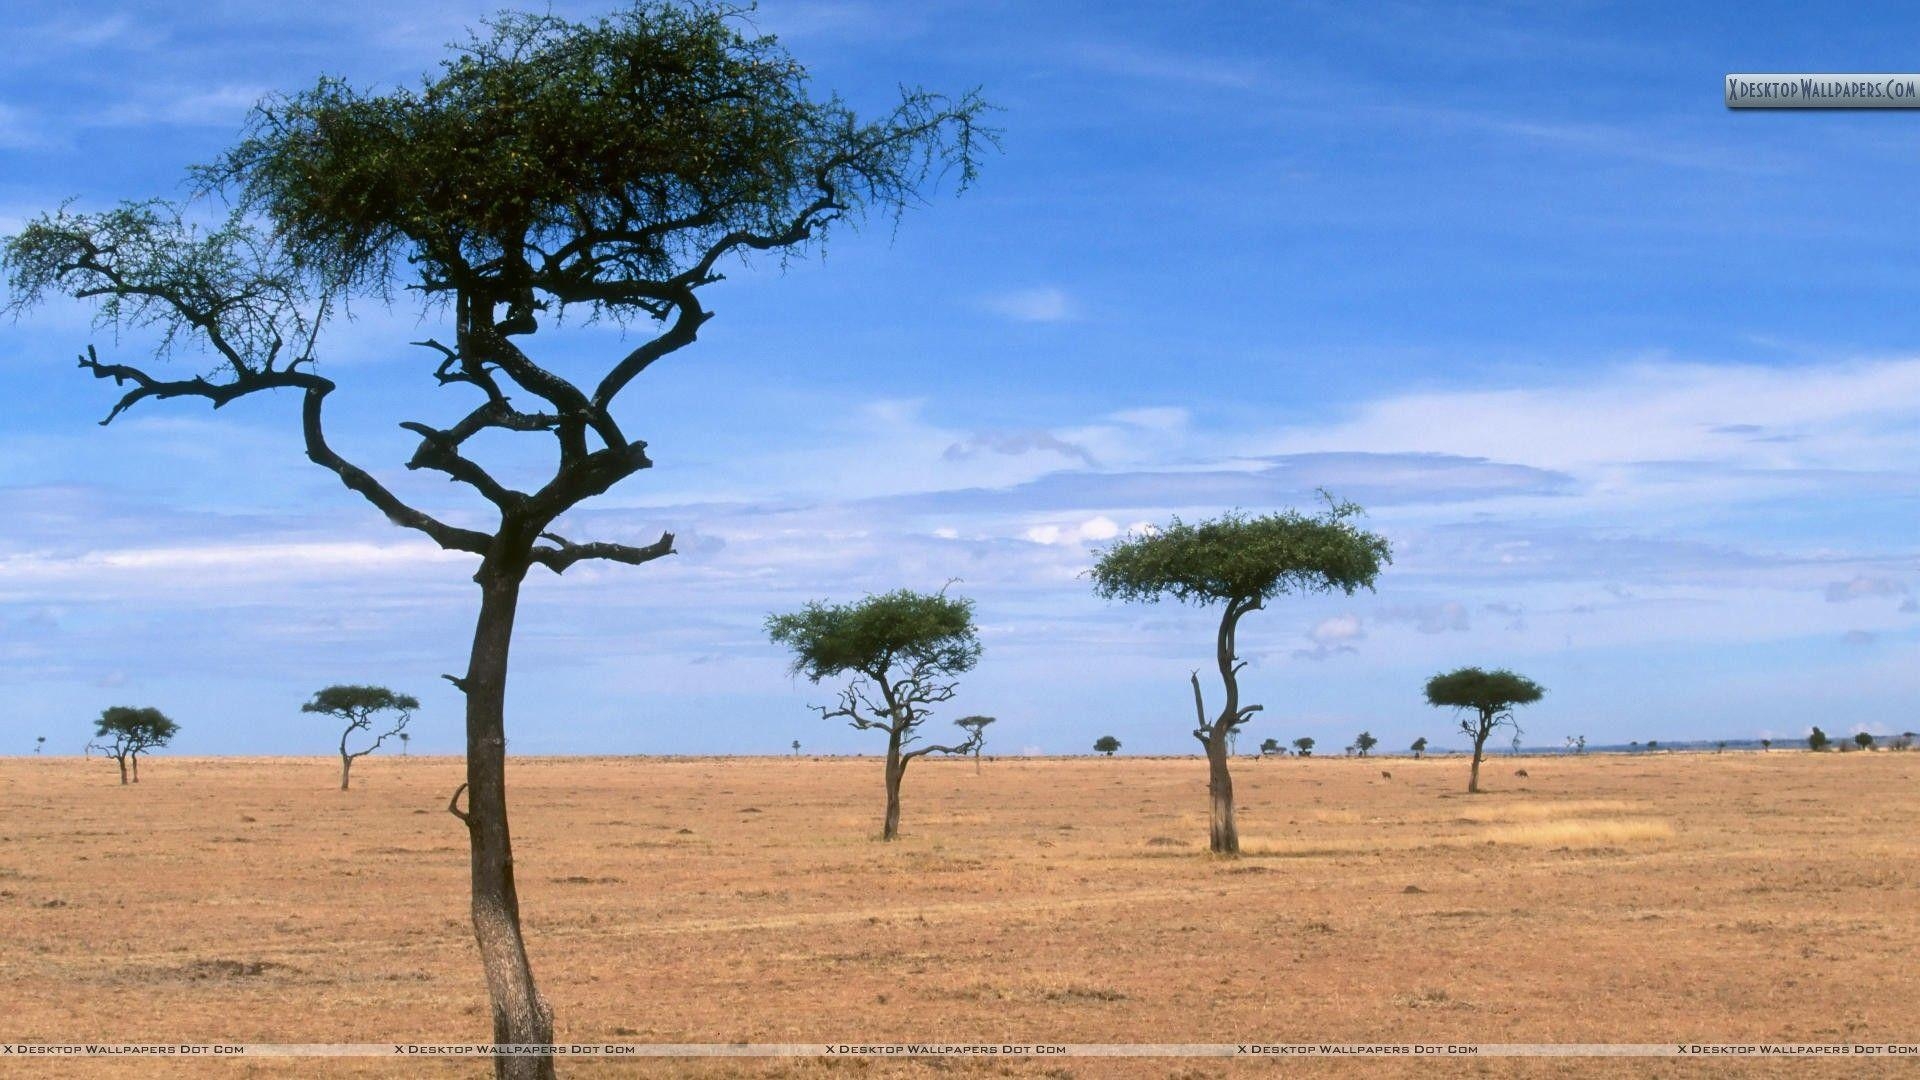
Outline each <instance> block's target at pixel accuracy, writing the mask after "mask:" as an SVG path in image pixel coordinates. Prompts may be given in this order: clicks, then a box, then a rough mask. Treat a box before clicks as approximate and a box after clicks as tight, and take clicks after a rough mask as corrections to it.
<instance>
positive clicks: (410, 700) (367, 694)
mask: <svg viewBox="0 0 1920 1080" xmlns="http://www.w3.org/2000/svg"><path fill="white" fill-rule="evenodd" d="M419 707H420V702H419V701H417V700H415V699H414V697H413V696H412V695H411V694H399V693H395V692H394V691H392V690H389V689H387V688H386V687H384V686H345V685H341V686H329V687H327V688H326V689H324V690H319V691H316V692H315V693H314V695H313V700H312V701H309V702H307V703H306V704H305V705H302V706H300V711H301V712H304V713H319V714H321V715H322V716H331V717H333V718H334V719H335V720H342V721H345V722H346V725H347V726H346V727H345V728H344V729H343V730H342V731H341V732H340V790H341V791H345V790H347V779H348V777H349V775H350V774H351V773H352V772H353V763H354V762H355V761H358V760H359V759H361V758H363V757H366V756H367V755H368V754H371V753H373V752H374V751H375V750H378V749H380V745H381V744H382V743H384V742H386V741H387V740H388V739H391V738H393V737H394V736H396V735H399V734H400V733H401V732H403V731H405V730H406V727H407V723H408V721H410V720H412V719H413V711H414V710H415V709H418V708H419ZM376 730H378V731H379V732H380V733H379V734H378V735H374V734H373V733H374V732H375V731H376ZM356 731H364V732H366V733H367V734H368V735H373V742H372V743H370V744H368V745H367V746H365V747H362V748H361V749H359V750H349V749H347V740H348V739H349V738H351V737H352V736H353V733H354V732H356Z"/></svg>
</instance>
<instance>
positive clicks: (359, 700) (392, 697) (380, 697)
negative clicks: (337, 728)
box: [300, 685, 420, 720]
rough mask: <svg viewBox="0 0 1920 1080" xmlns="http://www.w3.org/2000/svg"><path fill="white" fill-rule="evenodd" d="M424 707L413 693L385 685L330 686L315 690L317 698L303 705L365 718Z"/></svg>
mask: <svg viewBox="0 0 1920 1080" xmlns="http://www.w3.org/2000/svg"><path fill="white" fill-rule="evenodd" d="M419 707H420V701H419V699H417V698H415V697H414V696H413V695H412V694H399V693H395V692H394V691H392V690H389V689H387V688H386V687H384V686H345V685H342V686H329V687H327V688H326V689H324V690H318V691H315V692H314V695H313V700H312V701H309V702H307V703H306V704H304V705H302V706H300V711H301V712H308V713H325V714H326V715H328V716H337V717H339V718H340V719H342V720H365V719H368V718H369V717H372V716H373V715H374V714H376V713H383V712H389V711H391V712H406V713H410V712H413V711H414V710H415V709H418V708H419Z"/></svg>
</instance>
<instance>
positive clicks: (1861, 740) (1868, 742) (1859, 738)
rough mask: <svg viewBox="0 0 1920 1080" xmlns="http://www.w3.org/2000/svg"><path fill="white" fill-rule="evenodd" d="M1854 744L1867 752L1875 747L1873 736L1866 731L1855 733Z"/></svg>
mask: <svg viewBox="0 0 1920 1080" xmlns="http://www.w3.org/2000/svg"><path fill="white" fill-rule="evenodd" d="M1853 744H1854V745H1855V746H1858V747H1859V748H1860V749H1862V750H1865V749H1867V748H1869V747H1871V746H1872V745H1873V736H1872V735H1869V734H1867V733H1866V732H1864V731H1860V732H1855V733H1854V736H1853Z"/></svg>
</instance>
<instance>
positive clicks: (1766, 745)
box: [1760, 739, 1773, 752]
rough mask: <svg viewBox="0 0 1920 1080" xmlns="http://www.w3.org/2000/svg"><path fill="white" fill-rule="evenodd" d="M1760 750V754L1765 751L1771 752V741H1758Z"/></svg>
mask: <svg viewBox="0 0 1920 1080" xmlns="http://www.w3.org/2000/svg"><path fill="white" fill-rule="evenodd" d="M1760 749H1761V751H1762V752H1765V751H1768V750H1772V749H1773V740H1772V739H1761V740H1760Z"/></svg>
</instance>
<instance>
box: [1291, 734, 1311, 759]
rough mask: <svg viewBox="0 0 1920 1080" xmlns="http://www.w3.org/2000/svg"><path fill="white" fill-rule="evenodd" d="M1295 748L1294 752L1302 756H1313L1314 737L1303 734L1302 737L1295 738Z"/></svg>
mask: <svg viewBox="0 0 1920 1080" xmlns="http://www.w3.org/2000/svg"><path fill="white" fill-rule="evenodd" d="M1293 749H1294V752H1295V753H1297V754H1299V755H1300V756H1301V757H1312V756H1313V738H1312V737H1311V736H1306V735H1303V736H1301V737H1300V738H1298V739H1295V740H1293Z"/></svg>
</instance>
